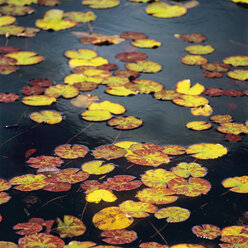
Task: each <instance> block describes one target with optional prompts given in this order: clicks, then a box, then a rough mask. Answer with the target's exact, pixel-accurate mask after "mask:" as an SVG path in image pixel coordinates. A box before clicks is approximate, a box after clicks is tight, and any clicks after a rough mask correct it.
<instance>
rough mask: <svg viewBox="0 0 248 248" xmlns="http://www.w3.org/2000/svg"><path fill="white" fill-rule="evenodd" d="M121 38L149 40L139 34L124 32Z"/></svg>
mask: <svg viewBox="0 0 248 248" xmlns="http://www.w3.org/2000/svg"><path fill="white" fill-rule="evenodd" d="M121 38H122V39H125V40H143V39H146V38H147V35H145V34H143V33H137V32H122V33H121Z"/></svg>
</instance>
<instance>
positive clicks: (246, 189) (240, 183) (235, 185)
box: [222, 176, 248, 193]
mask: <svg viewBox="0 0 248 248" xmlns="http://www.w3.org/2000/svg"><path fill="white" fill-rule="evenodd" d="M222 185H223V186H224V187H225V188H230V189H229V190H230V191H232V192H236V193H248V176H241V177H230V178H227V179H225V180H224V181H223V182H222Z"/></svg>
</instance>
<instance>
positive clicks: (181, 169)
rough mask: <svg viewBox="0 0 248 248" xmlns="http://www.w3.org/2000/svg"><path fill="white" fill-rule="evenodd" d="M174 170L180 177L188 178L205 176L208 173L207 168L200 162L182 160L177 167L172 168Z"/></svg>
mask: <svg viewBox="0 0 248 248" xmlns="http://www.w3.org/2000/svg"><path fill="white" fill-rule="evenodd" d="M172 171H173V172H174V173H175V174H176V175H177V176H179V177H184V178H188V177H189V176H192V177H204V176H205V175H206V174H207V169H206V168H204V167H202V166H201V165H199V164H198V163H187V162H181V163H179V164H178V165H177V166H176V167H173V168H172Z"/></svg>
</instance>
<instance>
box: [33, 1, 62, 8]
mask: <svg viewBox="0 0 248 248" xmlns="http://www.w3.org/2000/svg"><path fill="white" fill-rule="evenodd" d="M37 3H38V4H40V5H44V6H49V7H54V6H56V5H58V4H59V3H60V1H59V0H38V1H37Z"/></svg>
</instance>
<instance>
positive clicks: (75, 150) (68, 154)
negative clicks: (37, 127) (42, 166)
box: [55, 144, 88, 159]
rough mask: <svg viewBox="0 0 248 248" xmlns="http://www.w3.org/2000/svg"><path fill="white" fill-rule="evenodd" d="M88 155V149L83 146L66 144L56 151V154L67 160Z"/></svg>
mask: <svg viewBox="0 0 248 248" xmlns="http://www.w3.org/2000/svg"><path fill="white" fill-rule="evenodd" d="M87 153H88V148H87V147H86V146H82V145H70V144H65V145H61V146H58V147H56V149H55V154H56V155H58V156H59V157H61V158H65V159H76V158H83V157H84V156H85V155H86V154H87Z"/></svg>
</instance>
